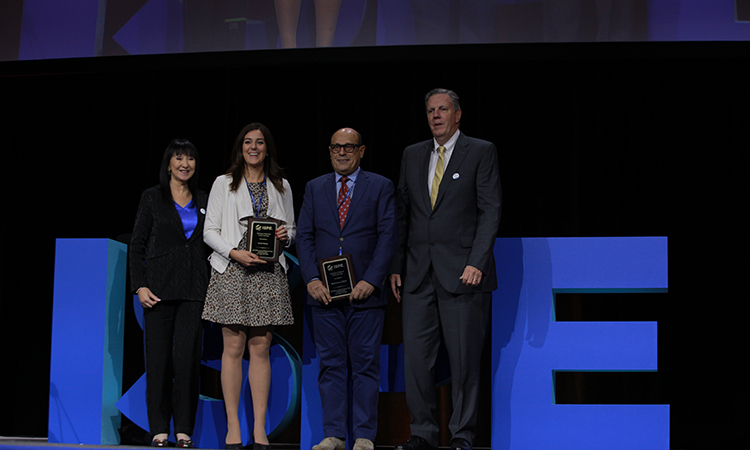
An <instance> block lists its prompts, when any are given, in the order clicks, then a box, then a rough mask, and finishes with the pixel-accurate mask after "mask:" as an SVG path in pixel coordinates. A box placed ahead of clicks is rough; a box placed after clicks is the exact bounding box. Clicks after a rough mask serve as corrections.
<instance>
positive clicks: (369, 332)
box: [297, 128, 398, 450]
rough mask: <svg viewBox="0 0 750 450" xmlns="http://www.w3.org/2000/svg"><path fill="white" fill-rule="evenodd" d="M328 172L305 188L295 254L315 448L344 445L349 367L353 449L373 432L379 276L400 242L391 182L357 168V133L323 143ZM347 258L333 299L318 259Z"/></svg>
mask: <svg viewBox="0 0 750 450" xmlns="http://www.w3.org/2000/svg"><path fill="white" fill-rule="evenodd" d="M329 149H330V154H331V164H332V165H333V170H334V173H330V174H327V175H323V176H321V177H318V178H316V179H314V180H312V181H310V182H309V183H307V186H306V187H305V197H304V200H303V203H302V210H301V211H300V216H299V221H298V224H297V254H298V256H299V261H300V268H301V270H302V278H303V280H304V281H305V283H307V292H308V294H309V295H308V304H310V305H312V314H311V316H312V330H313V339H314V341H315V348H316V349H317V351H318V355H319V356H320V375H319V376H318V387H319V389H320V398H321V402H322V406H323V429H324V432H325V439H323V441H321V443H320V444H318V445H316V446H314V447H313V450H336V449H344V448H345V440H346V430H347V405H348V404H349V401H348V399H347V385H348V383H347V365H348V364H347V362H348V363H349V365H350V367H351V372H350V373H349V374H348V376H351V379H352V396H353V398H352V399H351V404H352V411H351V416H352V424H351V425H352V430H353V436H350V438H353V439H355V442H354V447H353V448H354V450H372V449H373V448H374V444H373V441H374V440H375V434H376V433H377V429H378V419H377V414H378V395H379V387H380V341H381V337H382V334H383V321H384V318H385V305H386V304H387V303H388V289H387V287H386V284H384V283H385V279H386V276H387V274H388V268H389V266H390V264H391V261H392V259H393V255H394V253H395V251H396V245H397V243H398V222H397V219H396V200H395V194H394V192H395V189H394V186H393V183H392V182H391V181H390V180H388V179H387V178H384V177H382V176H380V175H377V174H374V173H370V172H365V171H364V170H361V169H360V167H359V164H360V162H361V160H362V157H363V156H364V154H365V146H364V145H362V137H361V135H360V134H359V133H358V132H357V131H355V130H353V129H351V128H342V129H340V130H338V131H337V132H336V133H334V135H333V136H332V137H331V145H330V146H329ZM346 254H349V255H351V259H352V264H353V270H354V275H355V277H356V280H357V281H356V282H355V285H354V289H353V291H352V292H351V294H350V295H349V296H348V298H345V299H342V300H332V299H331V293H330V292H329V291H328V289H327V288H326V286H325V284H324V283H323V282H322V281H321V279H320V273H319V271H318V260H321V259H325V258H330V257H334V256H337V255H346Z"/></svg>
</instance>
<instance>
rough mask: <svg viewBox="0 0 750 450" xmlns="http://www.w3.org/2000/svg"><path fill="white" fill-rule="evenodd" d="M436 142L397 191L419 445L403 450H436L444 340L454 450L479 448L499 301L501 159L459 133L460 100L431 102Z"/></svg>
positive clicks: (433, 98)
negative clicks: (490, 322) (493, 305)
mask: <svg viewBox="0 0 750 450" xmlns="http://www.w3.org/2000/svg"><path fill="white" fill-rule="evenodd" d="M425 106H426V108H427V122H428V123H429V125H430V129H431V130H432V136H433V139H431V140H429V141H425V142H421V143H419V144H414V145H411V146H409V147H407V148H406V150H404V154H403V158H402V161H401V177H400V180H399V184H398V189H397V191H396V198H397V204H398V215H399V246H398V248H397V250H396V256H395V258H394V260H393V265H392V266H391V288H392V289H393V294H394V295H395V296H396V299H397V300H399V301H401V299H402V296H403V326H404V363H405V376H406V402H407V405H408V406H409V412H410V413H411V416H412V423H411V434H412V436H411V438H410V439H409V441H408V442H407V443H405V444H403V445H400V446H397V447H396V448H397V449H403V450H423V449H425V450H426V449H434V448H437V445H438V436H439V434H438V433H439V427H438V423H437V421H436V419H435V417H434V411H435V407H436V399H435V380H434V377H433V374H434V367H435V360H436V358H437V353H438V348H439V346H440V341H441V336H442V338H443V341H444V342H445V347H446V350H447V351H448V359H449V362H450V369H451V382H452V400H453V414H452V416H451V418H450V422H449V424H448V427H449V429H450V432H451V437H452V439H451V442H450V446H451V449H467V448H468V449H470V448H471V446H472V444H473V440H474V436H475V434H476V415H477V405H478V401H477V400H478V390H479V361H480V356H481V353H482V342H483V340H484V328H485V323H486V320H487V314H488V310H489V304H490V300H491V293H492V291H493V290H495V289H496V288H497V278H496V273H495V260H494V256H493V253H492V251H493V247H494V243H495V237H496V234H497V229H498V226H499V224H500V202H501V189H500V175H499V169H498V163H497V150H496V148H495V146H494V145H493V144H492V143H490V142H487V141H482V140H479V139H474V138H470V137H468V136H466V135H464V134H462V133H461V132H460V131H458V127H459V123H460V121H461V107H460V105H459V101H458V96H457V95H456V94H455V93H454V92H453V91H449V90H446V89H435V90H432V91H430V92H429V93H427V96H426V97H425Z"/></svg>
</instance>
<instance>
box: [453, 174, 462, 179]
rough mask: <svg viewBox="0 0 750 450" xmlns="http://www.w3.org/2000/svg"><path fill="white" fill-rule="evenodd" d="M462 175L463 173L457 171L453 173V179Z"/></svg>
mask: <svg viewBox="0 0 750 450" xmlns="http://www.w3.org/2000/svg"><path fill="white" fill-rule="evenodd" d="M460 176H461V175H459V174H458V172H456V173H454V174H453V179H454V180H458V177H460Z"/></svg>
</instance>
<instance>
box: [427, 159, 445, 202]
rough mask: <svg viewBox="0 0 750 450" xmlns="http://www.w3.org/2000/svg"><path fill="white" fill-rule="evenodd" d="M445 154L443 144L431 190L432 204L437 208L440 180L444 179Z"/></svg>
mask: <svg viewBox="0 0 750 450" xmlns="http://www.w3.org/2000/svg"><path fill="white" fill-rule="evenodd" d="M444 154H445V147H443V146H442V145H441V146H440V147H438V160H437V165H435V177H434V178H433V179H432V190H430V205H432V207H433V208H435V201H436V200H437V196H438V190H439V188H440V180H442V179H443V155H444Z"/></svg>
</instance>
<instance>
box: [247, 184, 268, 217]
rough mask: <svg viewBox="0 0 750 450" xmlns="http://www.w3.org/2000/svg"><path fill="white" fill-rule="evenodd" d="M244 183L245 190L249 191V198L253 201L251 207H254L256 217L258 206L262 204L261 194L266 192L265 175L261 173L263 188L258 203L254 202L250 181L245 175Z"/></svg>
mask: <svg viewBox="0 0 750 450" xmlns="http://www.w3.org/2000/svg"><path fill="white" fill-rule="evenodd" d="M245 184H247V191H248V192H250V200H252V201H253V207H254V208H255V217H258V214H260V213H259V211H260V207H261V206H262V205H263V194H264V193H265V192H266V189H265V188H266V176H265V175H263V190H262V191H261V192H260V199H259V200H258V203H255V196H254V195H253V190H252V189H250V182H249V181H247V177H245Z"/></svg>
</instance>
